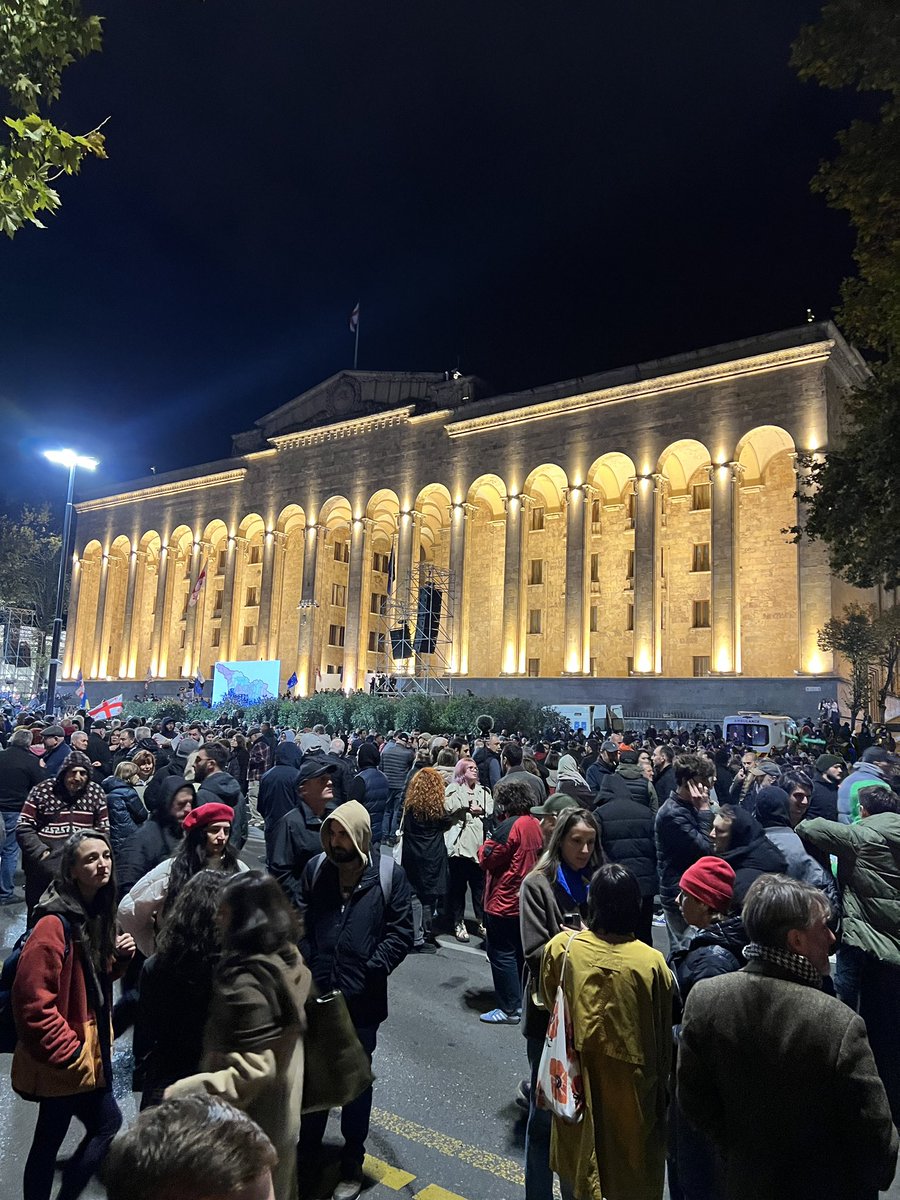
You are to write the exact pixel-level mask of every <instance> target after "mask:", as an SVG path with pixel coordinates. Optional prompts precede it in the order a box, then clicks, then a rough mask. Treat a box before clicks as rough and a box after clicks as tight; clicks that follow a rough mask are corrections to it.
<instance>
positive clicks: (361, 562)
mask: <svg viewBox="0 0 900 1200" xmlns="http://www.w3.org/2000/svg"><path fill="white" fill-rule="evenodd" d="M371 525H372V522H371V521H370V520H369V519H368V518H367V517H358V518H357V519H356V520H354V521H352V522H351V523H350V568H349V570H348V572H347V618H346V625H345V628H344V675H343V683H344V691H345V692H351V691H356V689H357V687H358V686H359V684H358V681H357V676H358V674H359V663H360V659H362V661H363V662H365V661H366V659H365V654H366V651H365V647H361V646H360V644H359V642H360V629H361V628H362V603H363V592H362V582H363V574H364V572H363V567H364V566H365V561H366V557H367V555H368V553H369V540H370V539H369V529H370V527H371Z"/></svg>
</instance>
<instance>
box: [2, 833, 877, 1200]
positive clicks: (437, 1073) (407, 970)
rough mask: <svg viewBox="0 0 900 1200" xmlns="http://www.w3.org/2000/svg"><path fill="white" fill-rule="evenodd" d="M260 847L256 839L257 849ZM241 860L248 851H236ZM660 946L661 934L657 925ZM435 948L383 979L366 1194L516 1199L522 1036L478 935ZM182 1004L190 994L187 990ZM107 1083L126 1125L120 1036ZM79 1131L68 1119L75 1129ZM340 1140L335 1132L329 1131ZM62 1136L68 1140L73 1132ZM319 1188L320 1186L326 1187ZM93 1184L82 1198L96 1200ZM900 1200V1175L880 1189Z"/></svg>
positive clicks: (14, 1127)
mask: <svg viewBox="0 0 900 1200" xmlns="http://www.w3.org/2000/svg"><path fill="white" fill-rule="evenodd" d="M258 845H261V843H256V845H255V846H254V847H253V849H255V848H256V846H258ZM244 857H245V858H246V859H248V861H249V860H250V859H255V857H256V855H255V854H253V853H249V854H245V856H244ZM23 928H24V909H22V908H17V909H13V910H9V909H0V942H2V946H3V950H2V954H3V955H4V956H5V954H6V952H7V950H8V948H9V947H10V946H11V945H12V943H13V941H14V940H15V938H16V937H17V936H18V934H19V933H20V932H21V930H22V929H23ZM657 936H658V937H659V938H660V942H661V943H663V942H664V940H665V935H664V933H662V931H659V930H657ZM444 941H445V945H444V947H443V948H442V949H441V950H440V951H439V952H438V953H437V954H434V955H410V957H409V958H408V959H407V960H406V962H405V963H404V964H403V965H402V967H400V969H399V970H398V971H397V972H396V973H395V975H394V976H393V978H392V980H391V992H390V1005H391V1016H390V1019H389V1020H388V1022H387V1023H386V1024H385V1025H383V1026H382V1029H381V1038H380V1042H379V1046H378V1050H377V1052H376V1055H375V1071H376V1075H377V1082H376V1084H375V1111H374V1116H373V1123H372V1135H371V1139H370V1142H369V1152H370V1155H371V1161H370V1163H369V1168H370V1174H371V1175H372V1176H373V1179H376V1180H377V1182H374V1183H373V1186H372V1187H371V1189H369V1190H367V1191H366V1193H365V1195H366V1196H367V1197H368V1198H369V1200H390V1198H391V1197H396V1196H401V1197H406V1198H410V1200H411V1198H413V1197H415V1198H417V1200H460V1198H462V1200H521V1197H522V1195H523V1174H522V1169H523V1161H524V1133H525V1130H524V1120H523V1115H522V1113H521V1112H520V1110H519V1109H518V1108H517V1107H516V1105H515V1103H514V1099H513V1097H514V1095H515V1090H516V1085H517V1083H518V1081H519V1080H520V1079H521V1078H522V1076H523V1075H524V1073H525V1043H524V1039H523V1038H522V1036H521V1034H520V1032H519V1030H518V1029H516V1028H512V1027H509V1026H488V1025H483V1024H482V1023H481V1022H479V1021H478V1019H477V1015H478V1013H479V1012H481V1011H484V1010H486V1009H487V1008H489V1007H492V1006H493V993H492V991H491V977H490V969H489V967H488V963H487V960H486V958H485V956H484V954H483V953H482V952H481V950H480V943H479V942H478V941H477V940H475V939H473V941H472V942H471V943H470V945H469V946H468V947H461V946H459V945H457V943H456V942H455V941H453V940H452V939H444ZM186 1002H187V1003H189V998H187V997H186ZM5 1061H6V1064H7V1065H6V1066H5V1068H4V1070H3V1074H2V1077H0V1196H3V1197H4V1198H6V1197H9V1198H10V1200H12V1197H14V1196H16V1195H18V1194H19V1189H20V1184H21V1177H22V1168H23V1164H24V1161H25V1157H26V1155H27V1153H28V1147H29V1145H30V1142H31V1134H32V1129H33V1125H34V1120H35V1115H36V1106H34V1105H31V1104H27V1103H25V1102H24V1101H22V1100H20V1099H18V1097H16V1096H15V1095H14V1094H13V1093H12V1091H11V1089H10V1086H9V1078H8V1063H9V1059H6V1060H5ZM115 1061H116V1064H117V1072H116V1074H117V1079H116V1091H117V1096H118V1098H119V1103H120V1106H121V1107H122V1110H123V1112H124V1114H125V1119H126V1121H128V1120H131V1119H132V1117H133V1116H134V1113H135V1111H136V1106H135V1103H134V1097H133V1096H132V1094H131V1092H130V1091H129V1090H128V1088H129V1086H130V1050H129V1044H128V1039H121V1040H120V1041H119V1042H118V1043H117V1046H116V1056H115ZM75 1128H76V1127H75V1126H74V1125H73V1130H74V1129H75ZM332 1134H333V1137H332V1141H333V1143H334V1145H337V1139H338V1134H337V1129H336V1128H333V1130H332ZM70 1136H71V1144H72V1145H74V1144H75V1142H76V1141H77V1136H78V1134H77V1133H73V1134H72V1135H70ZM326 1194H327V1193H326ZM103 1195H104V1192H103V1189H102V1188H101V1187H100V1186H99V1185H95V1186H94V1187H93V1188H92V1189H90V1190H89V1191H88V1192H87V1193H86V1196H87V1200H101V1198H102V1197H103ZM889 1195H890V1197H892V1198H893V1200H900V1181H898V1180H895V1182H894V1187H893V1188H892V1190H891V1192H890V1193H889Z"/></svg>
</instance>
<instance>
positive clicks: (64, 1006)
mask: <svg viewBox="0 0 900 1200" xmlns="http://www.w3.org/2000/svg"><path fill="white" fill-rule="evenodd" d="M34 916H35V924H34V927H33V928H32V931H31V933H30V935H29V937H28V940H27V941H26V943H25V945H24V946H23V948H22V954H21V957H20V959H19V964H18V968H17V970H16V976H15V982H14V983H13V991H12V1003H13V1014H14V1016H15V1021H16V1031H17V1033H18V1035H19V1041H18V1044H17V1046H16V1051H15V1054H14V1056H13V1065H12V1085H13V1088H14V1089H15V1091H16V1092H18V1094H19V1095H20V1096H22V1097H23V1098H24V1099H26V1100H36V1101H38V1102H39V1104H40V1111H39V1112H38V1119H37V1125H36V1127H35V1131H34V1141H33V1142H32V1145H31V1150H30V1152H29V1154H28V1160H27V1162H26V1163H25V1175H24V1180H23V1196H24V1200H49V1198H50V1192H51V1189H52V1187H53V1176H54V1172H55V1170H56V1156H57V1154H58V1153H59V1148H60V1146H61V1145H62V1143H63V1141H64V1139H65V1136H66V1134H67V1132H68V1130H69V1125H70V1124H71V1121H72V1118H73V1117H77V1118H78V1120H79V1121H80V1122H81V1123H82V1125H84V1128H85V1135H84V1138H83V1139H82V1141H81V1144H80V1145H79V1146H78V1148H77V1149H76V1150H75V1152H74V1154H73V1155H72V1156H71V1158H70V1159H69V1161H68V1162H67V1163H66V1165H65V1167H64V1168H63V1171H62V1186H61V1187H60V1190H59V1192H58V1193H57V1200H76V1197H78V1196H80V1195H81V1193H82V1192H83V1191H84V1189H85V1188H86V1187H87V1184H88V1182H89V1181H90V1179H91V1176H92V1175H94V1174H95V1173H96V1171H97V1170H98V1168H99V1167H100V1165H101V1163H102V1162H103V1159H104V1158H105V1156H106V1151H107V1150H108V1148H109V1144H110V1142H111V1141H112V1139H113V1137H114V1136H115V1134H116V1132H117V1130H118V1129H119V1127H120V1125H121V1124H122V1115H121V1113H120V1112H119V1108H118V1105H117V1104H116V1101H115V1098H114V1097H113V1092H112V1082H113V1079H112V1065H111V1055H110V1043H111V1033H112V1030H111V1026H110V1010H111V1000H112V980H113V975H114V973H116V970H117V968H118V967H120V966H124V963H125V961H126V960H127V959H128V958H130V957H131V955H132V954H133V952H134V942H133V941H132V940H131V938H130V937H129V936H128V935H127V934H121V935H119V936H118V937H117V936H116V924H115V919H116V882H115V876H114V869H113V858H112V850H111V849H110V844H109V840H108V838H107V837H106V835H105V834H104V833H100V832H98V831H97V830H93V829H84V830H79V831H78V832H77V833H74V834H72V836H71V837H70V838H69V839H68V840H67V842H66V844H65V846H64V847H63V851H62V858H61V861H60V869H59V880H58V881H56V882H54V883H52V884H51V885H50V887H49V888H48V889H47V891H46V892H45V893H44V895H43V896H42V897H41V899H40V901H39V902H38V904H37V906H36V908H35V912H34Z"/></svg>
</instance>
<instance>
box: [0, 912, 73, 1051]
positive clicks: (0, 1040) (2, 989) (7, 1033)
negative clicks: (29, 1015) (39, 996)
mask: <svg viewBox="0 0 900 1200" xmlns="http://www.w3.org/2000/svg"><path fill="white" fill-rule="evenodd" d="M54 916H57V917H59V919H60V921H61V922H62V927H63V933H64V934H65V938H66V948H65V951H64V952H63V962H65V961H66V959H67V958H68V957H69V952H70V950H71V949H72V930H71V928H70V926H69V922H68V921H67V920H66V918H65V917H64V916H62V915H61V914H60V913H54ZM33 932H34V930H33V929H26V931H25V932H24V933H23V934H22V936H21V937H20V938H19V939H18V941H17V942H16V944H15V945H14V946H13V948H12V950H10V952H9V954H8V955H7V958H6V961H5V962H4V964H3V968H2V970H0V1054H12V1053H13V1051H14V1050H15V1048H16V1044H17V1042H18V1040H19V1035H18V1033H16V1023H15V1021H14V1020H13V1004H12V990H13V984H14V983H15V981H16V971H17V970H18V969H19V959H20V958H21V957H22V951H23V949H24V948H25V943H26V942H27V941H28V939H29V938H30V937H31V935H32V933H33Z"/></svg>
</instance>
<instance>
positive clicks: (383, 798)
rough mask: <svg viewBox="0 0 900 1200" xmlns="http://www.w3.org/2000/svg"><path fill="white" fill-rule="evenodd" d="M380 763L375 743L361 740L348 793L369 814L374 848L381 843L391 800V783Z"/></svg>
mask: <svg viewBox="0 0 900 1200" xmlns="http://www.w3.org/2000/svg"><path fill="white" fill-rule="evenodd" d="M380 763H381V755H380V754H379V753H378V747H377V746H376V745H375V743H374V742H363V744H362V745H361V746H360V748H359V751H358V752H357V755H356V764H357V766H358V768H359V770H358V771H357V774H356V778H355V779H354V780H353V783H352V784H351V785H350V795H349V798H350V799H351V800H355V801H356V802H357V803H358V804H361V805H362V806H363V808H364V809H365V810H366V812H367V813H368V814H369V820H370V821H371V823H372V837H373V838H374V841H373V843H372V846H373V849H375V850H377V848H378V847H379V846H380V845H381V838H382V831H383V829H384V826H385V819H386V818H385V814H386V813H387V808H388V804H389V802H390V800H391V785H390V784H389V783H388V778H387V776H386V775H385V773H384V771H382V770H381V766H380Z"/></svg>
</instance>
